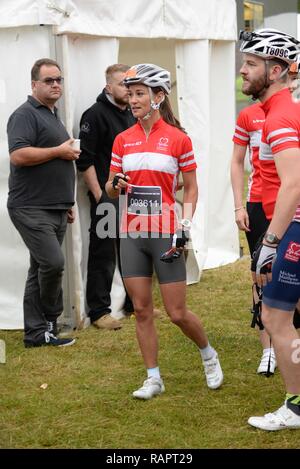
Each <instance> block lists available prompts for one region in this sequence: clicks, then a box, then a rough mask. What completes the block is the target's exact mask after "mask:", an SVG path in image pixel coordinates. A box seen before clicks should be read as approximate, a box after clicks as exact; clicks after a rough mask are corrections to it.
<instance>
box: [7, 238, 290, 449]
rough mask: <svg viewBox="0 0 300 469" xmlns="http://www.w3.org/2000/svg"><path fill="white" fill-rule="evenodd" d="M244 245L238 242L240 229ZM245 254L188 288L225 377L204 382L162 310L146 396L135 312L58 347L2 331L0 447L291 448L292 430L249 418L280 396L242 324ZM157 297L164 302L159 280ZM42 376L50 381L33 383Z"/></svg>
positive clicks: (192, 353) (277, 381) (247, 297)
mask: <svg viewBox="0 0 300 469" xmlns="http://www.w3.org/2000/svg"><path fill="white" fill-rule="evenodd" d="M241 242H242V244H244V245H246V243H244V241H243V238H242V241H241ZM248 265H249V258H248V257H244V258H243V259H242V260H240V261H238V262H236V263H234V264H231V265H228V266H225V267H221V268H218V269H213V270H209V271H204V272H203V274H202V278H201V281H200V283H198V284H196V285H192V286H190V287H188V304H189V306H190V308H191V309H192V310H193V311H194V312H195V313H196V314H198V315H199V316H201V318H202V320H203V323H204V325H205V328H206V330H207V332H208V334H209V338H210V341H211V343H212V345H214V346H216V348H217V349H218V352H219V355H220V359H221V362H222V366H223V369H224V374H225V380H224V385H223V386H222V388H221V389H219V390H217V391H211V390H209V389H208V388H207V387H206V384H205V378H204V375H203V371H202V368H201V362H200V358H199V354H198V351H197V349H196V347H195V345H194V344H193V343H191V342H190V341H189V340H187V339H186V338H185V337H184V336H183V335H182V334H181V332H180V331H179V330H178V329H177V328H176V327H175V326H174V325H172V324H171V323H170V322H169V320H168V318H167V317H166V316H163V318H162V319H157V320H156V324H157V329H158V332H159V337H160V368H161V372H162V375H163V378H164V382H165V386H166V392H165V394H163V395H162V396H159V397H157V398H155V399H153V400H151V401H148V402H141V401H136V400H134V399H133V398H132V397H131V393H132V391H133V390H134V389H136V388H137V386H139V385H140V384H141V382H142V380H143V379H144V377H145V376H144V375H145V371H144V367H143V364H142V360H141V357H140V353H139V350H138V346H137V343H136V339H135V319H133V318H131V319H127V320H124V327H123V329H121V330H119V331H98V330H96V329H94V328H91V327H90V328H87V329H85V330H83V331H81V332H75V333H74V335H75V336H76V337H77V339H78V340H77V343H76V344H75V345H74V346H72V347H67V348H63V349H56V348H54V347H53V348H48V347H44V348H38V349H25V348H24V347H23V343H22V337H23V334H22V332H21V331H1V333H0V337H1V338H2V339H4V340H5V341H6V346H7V363H6V364H5V365H0V395H1V413H0V447H1V448H114V449H118V448H297V447H299V432H292V431H290V432H289V431H287V432H275V433H265V432H262V431H259V430H255V429H252V428H251V427H249V426H248V425H247V418H248V417H249V416H250V415H253V414H261V413H264V412H267V411H270V410H272V409H276V408H277V407H279V406H280V405H281V403H282V400H283V397H284V389H283V384H282V381H281V378H280V375H279V373H278V372H276V374H275V376H274V377H273V378H269V379H267V378H265V377H261V376H258V375H257V374H256V368H257V365H258V362H259V359H260V354H261V350H260V345H259V342H258V338H257V333H256V331H254V330H253V329H251V328H250V327H249V324H250V314H249V307H250V303H251V294H250V278H249V273H248ZM154 294H155V305H156V306H157V307H161V308H162V305H161V301H160V297H159V294H158V290H157V287H155V291H154ZM43 383H47V384H48V387H47V389H45V390H43V389H41V388H40V385H41V384H43Z"/></svg>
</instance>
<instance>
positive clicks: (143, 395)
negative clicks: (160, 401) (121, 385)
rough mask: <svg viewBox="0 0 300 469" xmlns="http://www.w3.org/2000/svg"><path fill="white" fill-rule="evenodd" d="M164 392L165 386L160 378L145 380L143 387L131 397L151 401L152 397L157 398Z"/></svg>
mask: <svg viewBox="0 0 300 469" xmlns="http://www.w3.org/2000/svg"><path fill="white" fill-rule="evenodd" d="M163 392H165V386H164V383H163V381H162V379H161V378H155V377H154V376H151V378H147V379H146V380H145V381H144V383H143V386H142V387H141V388H140V389H138V390H137V391H134V392H133V393H132V395H133V397H136V398H137V399H152V397H154V396H158V395H159V394H162V393H163Z"/></svg>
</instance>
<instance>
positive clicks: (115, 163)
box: [110, 135, 124, 173]
mask: <svg viewBox="0 0 300 469" xmlns="http://www.w3.org/2000/svg"><path fill="white" fill-rule="evenodd" d="M123 148H124V142H123V139H122V136H121V135H117V136H116V138H115V140H114V143H113V147H112V153H111V163H110V171H113V172H115V173H121V172H122V158H123Z"/></svg>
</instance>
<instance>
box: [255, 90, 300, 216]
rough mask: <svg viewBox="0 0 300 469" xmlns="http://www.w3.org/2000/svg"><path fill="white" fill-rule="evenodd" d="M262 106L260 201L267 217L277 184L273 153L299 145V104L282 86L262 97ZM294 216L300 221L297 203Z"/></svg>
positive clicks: (273, 201) (299, 207)
mask: <svg viewBox="0 0 300 469" xmlns="http://www.w3.org/2000/svg"><path fill="white" fill-rule="evenodd" d="M262 108H263V110H264V113H265V116H266V121H265V124H264V127H263V132H262V139H261V146H260V152H259V159H260V167H261V177H262V204H263V209H264V212H265V214H266V217H267V218H268V220H271V219H272V217H273V213H274V207H275V202H276V198H277V193H278V190H279V187H280V178H279V176H278V173H277V169H276V165H275V162H274V155H276V153H278V152H280V151H283V150H286V149H288V148H299V147H300V105H299V104H298V103H295V102H294V101H292V98H291V94H290V92H289V90H288V88H284V89H283V90H281V91H278V92H277V93H275V94H273V95H272V96H271V97H270V98H269V99H268V100H267V101H265V102H264V103H263V104H262ZM293 220H294V221H298V222H300V205H298V207H297V210H296V213H295V216H294V218H293Z"/></svg>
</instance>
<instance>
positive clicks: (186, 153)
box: [178, 134, 197, 173]
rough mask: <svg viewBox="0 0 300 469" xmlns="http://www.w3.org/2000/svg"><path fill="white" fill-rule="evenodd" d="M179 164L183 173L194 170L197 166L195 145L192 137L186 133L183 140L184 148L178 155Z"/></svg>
mask: <svg viewBox="0 0 300 469" xmlns="http://www.w3.org/2000/svg"><path fill="white" fill-rule="evenodd" d="M178 165H179V169H180V171H182V172H183V173H184V172H187V171H193V170H194V169H196V168H197V164H196V160H195V156H194V150H193V145H192V142H191V139H190V137H189V136H188V135H186V134H185V135H184V138H183V141H182V148H181V152H180V154H179V157H178Z"/></svg>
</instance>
